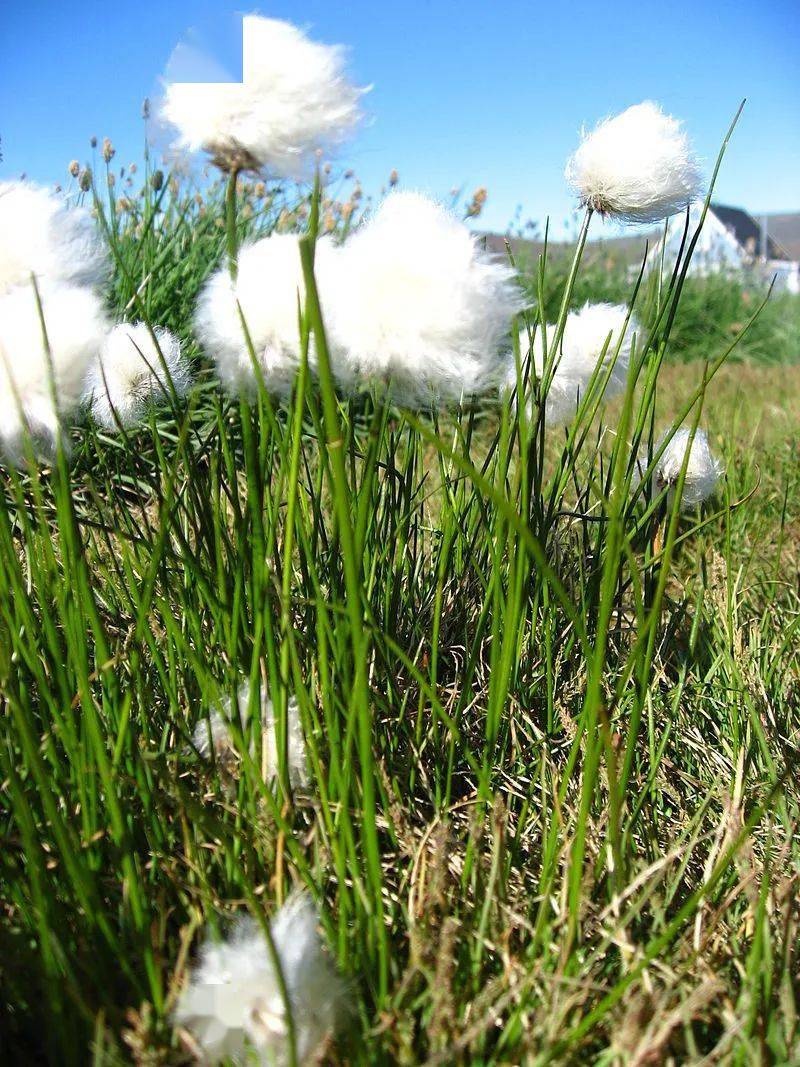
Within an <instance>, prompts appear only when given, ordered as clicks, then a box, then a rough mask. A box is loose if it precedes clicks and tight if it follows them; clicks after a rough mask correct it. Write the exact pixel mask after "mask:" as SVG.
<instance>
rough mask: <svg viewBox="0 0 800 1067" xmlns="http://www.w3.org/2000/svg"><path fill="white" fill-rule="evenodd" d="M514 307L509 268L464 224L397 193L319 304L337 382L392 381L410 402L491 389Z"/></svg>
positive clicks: (350, 248) (359, 235) (397, 394)
mask: <svg viewBox="0 0 800 1067" xmlns="http://www.w3.org/2000/svg"><path fill="white" fill-rule="evenodd" d="M520 306H521V301H520V294H519V291H518V289H517V287H516V285H515V283H514V280H513V271H512V270H511V269H510V268H509V267H507V266H506V265H505V264H502V263H499V262H496V261H493V260H492V259H491V258H490V257H489V256H487V255H486V254H485V253H484V252H482V251H481V250H480V249H479V248H478V245H477V241H476V238H475V237H473V235H472V234H471V233H470V232H469V230H468V229H467V227H466V226H464V225H463V223H461V222H460V221H459V220H458V219H456V218H455V217H454V216H453V215H451V214H450V213H449V212H448V211H446V210H445V209H444V208H442V207H441V206H440V205H438V204H437V203H435V202H434V201H432V200H430V199H428V198H427V197H424V196H421V195H419V194H417V193H410V192H397V193H392V194H391V195H390V196H388V197H387V199H386V200H385V201H384V202H383V204H382V205H381V207H380V208H379V209H378V211H377V212H376V214H375V215H374V217H373V218H372V219H371V220H369V221H368V222H367V223H366V224H365V225H364V226H362V227H361V229H359V230H358V231H357V232H356V233H355V234H354V235H353V236H352V237H351V238H350V240H349V241H348V242H347V243H346V244H345V245H344V246H343V248H342V249H341V250H340V262H339V269H338V270H337V272H336V276H335V278H334V286H333V292H332V295H331V299H330V300H329V303H328V305H327V306H326V307H325V309H324V310H325V312H326V323H327V326H328V328H329V337H333V338H334V339H335V342H336V345H337V347H338V348H340V349H341V351H342V353H343V355H342V356H341V358H340V359H339V358H337V359H336V361H335V363H336V366H335V370H336V372H337V375H338V377H339V378H340V380H341V381H342V382H343V384H345V385H351V384H352V383H353V382H357V381H362V382H364V383H366V382H370V381H372V382H376V381H377V382H379V383H381V384H386V385H388V384H389V383H391V393H392V396H393V397H394V399H395V400H397V401H398V403H401V404H404V405H407V406H409V407H415V406H425V405H427V404H430V403H443V404H448V403H458V402H459V401H460V400H461V399H462V397H464V398H468V397H470V396H471V395H474V394H478V393H482V392H485V391H487V390H488V389H490V388H492V387H496V386H497V384H498V380H499V375H500V373H501V370H502V360H501V358H500V354H499V353H500V348H501V344H502V341H503V339H504V337H505V335H506V334H507V333H508V331H509V328H510V326H511V319H512V316H513V315H514V313H515V312H516V311H518V310H519V309H520Z"/></svg>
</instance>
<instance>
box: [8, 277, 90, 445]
mask: <svg viewBox="0 0 800 1067" xmlns="http://www.w3.org/2000/svg"><path fill="white" fill-rule="evenodd" d="M38 292H39V297H40V299H41V305H42V310H41V314H40V311H39V306H38V302H37V299H36V289H34V286H33V284H32V283H28V284H27V285H17V286H15V287H13V288H11V289H9V290H7V291H6V292H5V293H3V294H2V295H0V443H1V444H2V451H3V453H4V455H5V457H6V458H7V459H8V460H10V461H11V462H12V463H19V462H20V461H21V460H22V459H23V458H24V457H25V455H26V447H25V437H26V433H27V434H30V437H31V439H32V444H33V447H34V452H35V453H37V454H42V455H45V456H49V455H52V453H53V451H54V449H55V443H56V436H57V433H58V427H59V420H60V418H62V417H63V416H64V415H66V414H68V413H69V412H70V411H72V410H73V409H74V408H75V407H76V405H77V404H78V402H79V400H80V397H81V392H82V388H83V383H84V379H85V375H86V368H87V365H88V363H89V361H90V360H91V359H93V358H95V357H96V356H97V353H98V352H99V351H100V347H101V345H102V343H103V338H104V336H105V333H106V330H107V329H108V325H107V322H106V318H105V314H104V311H103V306H102V303H101V301H100V299H99V297H98V296H97V295H96V294H95V293H94V292H93V291H92V290H91V289H88V288H83V287H80V286H74V285H62V284H59V283H56V282H49V281H46V280H42V281H41V282H40V283H38ZM42 320H44V324H45V328H46V334H47V343H48V345H49V351H50V355H49V358H48V349H47V347H46V345H45V336H44V331H43V330H42ZM50 360H52V373H51V367H50ZM53 390H54V391H55V404H54V402H53Z"/></svg>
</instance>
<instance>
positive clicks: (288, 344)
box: [195, 234, 336, 398]
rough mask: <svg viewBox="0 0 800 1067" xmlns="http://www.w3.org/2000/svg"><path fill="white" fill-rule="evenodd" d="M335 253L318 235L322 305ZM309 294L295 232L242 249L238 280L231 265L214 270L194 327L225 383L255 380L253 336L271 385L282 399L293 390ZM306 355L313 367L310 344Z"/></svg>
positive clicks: (233, 385)
mask: <svg viewBox="0 0 800 1067" xmlns="http://www.w3.org/2000/svg"><path fill="white" fill-rule="evenodd" d="M335 254H336V253H335V249H334V247H333V244H332V243H331V241H330V240H329V239H327V238H322V239H321V240H319V241H317V246H316V252H315V258H314V274H315V278H316V282H317V288H318V289H319V292H320V299H321V300H322V302H323V307H324V306H325V295H326V293H327V291H328V287H329V283H330V276H331V272H332V268H333V266H334V257H335ZM305 298H306V297H305V283H304V281H303V272H302V267H301V263H300V245H299V239H298V237H297V236H296V235H295V234H273V235H272V236H271V237H265V238H264V239H263V240H261V241H256V242H255V243H254V244H251V245H248V246H245V247H244V248H242V250H241V252H240V254H239V260H238V274H237V278H236V281H235V282H233V281H232V280H231V276H230V272H229V270H228V268H227V266H226V265H223V266H222V267H221V268H220V269H219V270H218V271H216V273H215V274H213V275H212V276H211V278H210V279H209V281H208V282H207V283H206V286H205V288H204V289H203V291H202V293H201V294H200V299H199V301H198V305H197V311H196V313H195V328H196V331H197V335H198V338H199V340H200V342H201V344H202V345H203V347H204V349H205V350H206V352H207V353H208V355H209V356H210V357H211V359H213V360H214V362H215V363H216V366H217V372H218V374H219V376H220V379H221V380H222V383H223V385H225V386H226V388H228V389H229V390H230V391H231V392H236V391H238V390H239V389H242V388H245V389H251V390H252V389H253V388H255V386H256V384H257V382H258V375H257V372H256V369H255V367H254V366H253V360H252V357H251V354H250V348H249V346H248V344H247V337H248V335H249V339H250V341H251V343H252V346H253V350H254V352H255V355H256V358H257V360H258V366H259V367H260V371H261V375H262V377H263V380H264V386H265V388H266V389H267V391H268V392H270V393H271V394H272V395H273V396H276V397H279V398H285V397H286V396H287V395H288V394H289V392H290V391H291V388H292V385H293V383H294V380H295V377H296V375H297V371H298V369H299V366H300V356H301V348H300V325H299V315H298V308H299V307H300V308H302V307H303V306H304V304H305ZM242 317H244V321H245V323H246V326H247V332H246V333H245V329H244V327H243V325H242ZM329 340H330V338H329ZM308 360H309V366H310V367H311V368H312V370H313V368H314V366H315V365H316V357H315V352H314V346H313V343H312V345H311V346H310V347H309V353H308Z"/></svg>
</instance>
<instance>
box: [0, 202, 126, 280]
mask: <svg viewBox="0 0 800 1067" xmlns="http://www.w3.org/2000/svg"><path fill="white" fill-rule="evenodd" d="M32 274H33V275H35V276H36V278H37V279H38V280H39V281H41V282H47V283H56V282H57V283H60V284H64V285H74V286H81V287H90V288H92V287H94V288H96V287H99V286H102V285H103V284H104V283H105V282H106V280H107V278H108V274H109V255H108V249H107V247H106V246H105V244H104V243H103V241H102V238H101V236H100V234H99V231H98V229H97V226H96V225H95V223H94V220H93V219H92V217H91V215H90V214H89V212H88V211H87V210H86V209H85V208H81V207H69V206H68V204H67V202H66V201H65V200H64V199H63V197H61V196H58V195H57V194H55V193H53V192H51V191H49V190H47V189H44V188H42V187H41V186H38V185H35V184H33V183H31V182H27V181H18V182H0V292H3V291H8V290H9V289H10V288H12V287H13V286H17V285H29V284H30V280H31V275H32Z"/></svg>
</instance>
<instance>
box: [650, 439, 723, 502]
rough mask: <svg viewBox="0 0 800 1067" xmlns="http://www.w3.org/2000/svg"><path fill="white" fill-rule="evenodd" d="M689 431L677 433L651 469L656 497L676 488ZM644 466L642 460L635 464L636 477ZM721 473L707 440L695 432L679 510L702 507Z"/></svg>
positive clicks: (720, 467)
mask: <svg viewBox="0 0 800 1067" xmlns="http://www.w3.org/2000/svg"><path fill="white" fill-rule="evenodd" d="M665 437H666V434H665V433H664V434H662V435H661V437H660V438H659V439H658V441H657V442H656V446H655V452H656V453H657V452H658V450H659V449H660V447H661V445H662V444H663V442H664V439H665ZM689 437H690V431H689V430H688V429H686V428H685V427H682V428H681V429H679V430H677V431H676V433H675V434H674V436H673V437H672V438H671V440H670V441H669V443H668V444H667V446H666V448H665V449H664V453H663V455H662V456H661V458H660V459H659V461H658V464H657V465H656V469H655V477H654V481H655V488H656V490H657V491H658V492H659V493H660V492H663V490H664V489H669V490H670V493H669V498H670V499H671V498H672V495H673V493H674V491H675V487H676V486H677V484H678V479H679V477H680V473H681V468H682V466H683V462H684V459H685V457H686V450H687V448H688V447H689ZM647 466H648V460H647V457H646V456H642V457H641V458H640V459H639V461H638V471H637V473H638V476H639V477H641V476H642V475H643V474H644V472H645V470H646V469H647ZM724 473H725V468H724V467H723V465H722V463H721V462H720V461H719V460H718V459H717V458H716V457H715V456H714V454H713V452H712V451H711V448H710V446H709V444H708V437H707V436H706V433H705V431H704V430H701V429H699V428H698V429H697V430H696V432H695V435H694V440H693V441H692V448H691V451H690V452H689V460H688V463H687V467H686V477H685V480H684V483H683V494H682V495H681V507H682V508H693V507H697V505H698V504H702V503H703V502H704V501H705V500H708V499H709V497H711V496H713V495H714V493H715V492H716V489H717V485H718V484H719V480H720V478H721V477H722V476H723V474H724Z"/></svg>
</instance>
